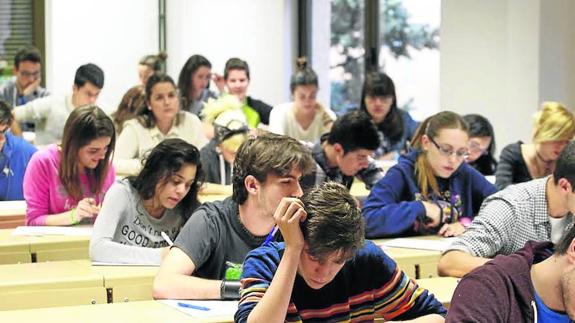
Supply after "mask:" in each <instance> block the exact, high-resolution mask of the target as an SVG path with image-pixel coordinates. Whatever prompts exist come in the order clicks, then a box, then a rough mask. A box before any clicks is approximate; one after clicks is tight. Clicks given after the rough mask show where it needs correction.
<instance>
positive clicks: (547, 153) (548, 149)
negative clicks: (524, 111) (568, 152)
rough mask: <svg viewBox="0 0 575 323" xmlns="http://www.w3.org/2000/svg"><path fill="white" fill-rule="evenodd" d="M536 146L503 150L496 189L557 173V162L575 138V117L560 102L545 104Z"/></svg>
mask: <svg viewBox="0 0 575 323" xmlns="http://www.w3.org/2000/svg"><path fill="white" fill-rule="evenodd" d="M534 128H535V129H534V132H533V143H531V144H524V143H523V142H522V141H518V142H516V143H513V144H510V145H508V146H507V147H505V148H503V150H502V151H501V156H500V157H499V164H498V165H497V170H496V172H495V186H497V189H499V190H502V189H504V188H505V187H507V186H509V185H511V184H516V183H522V182H527V181H529V180H531V179H534V178H540V177H544V176H547V175H550V174H551V173H553V170H555V162H556V161H557V158H559V154H561V152H562V151H563V148H565V146H566V145H567V143H568V142H569V141H570V140H572V139H573V136H574V135H575V117H574V116H573V113H572V112H571V111H569V110H568V109H567V108H566V107H565V106H563V105H562V104H561V103H558V102H544V103H543V109H542V110H541V111H539V112H538V113H537V114H536V115H535V122H534Z"/></svg>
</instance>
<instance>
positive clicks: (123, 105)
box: [111, 85, 147, 135]
mask: <svg viewBox="0 0 575 323" xmlns="http://www.w3.org/2000/svg"><path fill="white" fill-rule="evenodd" d="M146 108H147V107H146V92H145V91H144V87H143V86H142V85H136V86H134V87H132V88H130V89H129V90H128V91H127V92H126V93H125V94H124V96H123V97H122V101H120V104H119V105H118V109H117V110H116V111H115V112H114V113H112V115H111V117H112V120H114V126H115V127H116V133H117V134H118V135H119V134H121V133H122V130H123V129H124V123H125V122H126V121H128V120H131V119H134V118H136V117H137V116H138V115H139V114H140V113H142V110H143V109H146Z"/></svg>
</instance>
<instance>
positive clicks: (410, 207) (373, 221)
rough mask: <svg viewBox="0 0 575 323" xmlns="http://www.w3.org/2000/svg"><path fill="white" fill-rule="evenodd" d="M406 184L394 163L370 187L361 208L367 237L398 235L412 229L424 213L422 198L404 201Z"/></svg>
mask: <svg viewBox="0 0 575 323" xmlns="http://www.w3.org/2000/svg"><path fill="white" fill-rule="evenodd" d="M406 185H407V183H406V182H405V179H404V178H403V175H402V173H401V172H400V171H399V169H398V168H397V166H394V167H392V168H391V169H390V170H389V171H388V172H387V174H385V177H383V178H382V179H381V180H380V181H379V182H377V184H375V186H374V187H373V188H372V189H371V192H370V193H369V196H368V197H367V199H366V200H365V201H364V204H363V210H362V213H363V216H364V218H365V235H366V237H368V238H377V237H382V236H387V235H394V234H399V233H401V232H403V231H405V230H407V229H409V228H411V227H412V226H413V224H414V223H415V221H416V220H417V217H418V216H421V215H425V207H424V206H423V203H422V202H421V201H402V192H403V191H404V190H405V189H406V188H405V186H406Z"/></svg>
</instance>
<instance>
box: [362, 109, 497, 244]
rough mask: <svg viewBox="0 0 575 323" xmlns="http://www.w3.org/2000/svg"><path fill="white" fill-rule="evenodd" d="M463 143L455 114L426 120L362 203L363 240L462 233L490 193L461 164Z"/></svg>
mask: <svg viewBox="0 0 575 323" xmlns="http://www.w3.org/2000/svg"><path fill="white" fill-rule="evenodd" d="M468 140H469V136H468V129H467V123H465V121H464V120H463V118H461V117H460V116H459V115H458V114H456V113H454V112H450V111H443V112H439V113H437V114H435V115H433V116H431V117H429V118H427V119H426V120H425V121H424V122H423V123H422V124H421V125H420V126H419V128H418V129H417V132H416V133H415V136H414V137H413V147H414V148H415V150H414V151H412V152H410V153H408V154H407V155H405V156H402V157H400V158H399V161H398V164H397V165H395V166H394V167H392V168H391V169H390V170H389V171H388V172H387V173H386V174H385V177H384V178H383V179H381V180H380V181H379V182H377V184H376V185H375V186H374V187H373V189H372V190H371V193H370V194H369V196H368V197H367V199H366V200H365V202H364V205H363V215H364V217H365V220H366V230H365V231H366V236H367V237H372V238H379V237H386V236H395V235H413V234H439V235H442V236H447V237H450V236H457V235H460V234H462V233H463V232H464V231H465V229H466V228H467V227H468V226H469V224H470V223H471V220H472V219H473V217H474V216H475V214H477V212H479V207H480V206H481V203H482V202H483V200H484V199H485V198H486V197H487V196H489V195H491V194H492V193H494V192H495V187H494V186H493V184H491V183H489V182H488V181H487V180H486V179H485V177H483V175H481V174H480V173H479V172H478V171H476V170H475V169H473V168H472V167H471V166H469V165H467V164H466V163H465V162H464V161H465V159H466V158H467V156H469V150H468V147H467V144H468Z"/></svg>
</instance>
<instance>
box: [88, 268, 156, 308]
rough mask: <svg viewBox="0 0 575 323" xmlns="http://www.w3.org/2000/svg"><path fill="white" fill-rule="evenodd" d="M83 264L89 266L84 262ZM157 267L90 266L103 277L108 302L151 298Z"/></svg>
mask: <svg viewBox="0 0 575 323" xmlns="http://www.w3.org/2000/svg"><path fill="white" fill-rule="evenodd" d="M85 266H91V265H90V264H89V263H87V262H86V264H85ZM158 269H159V267H153V266H91V271H92V272H93V273H97V274H99V275H101V276H102V277H103V280H104V288H105V289H106V291H107V293H108V302H113V303H122V302H128V301H130V302H131V301H142V300H152V299H153V298H152V285H153V283H154V277H156V274H157V273H158Z"/></svg>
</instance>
